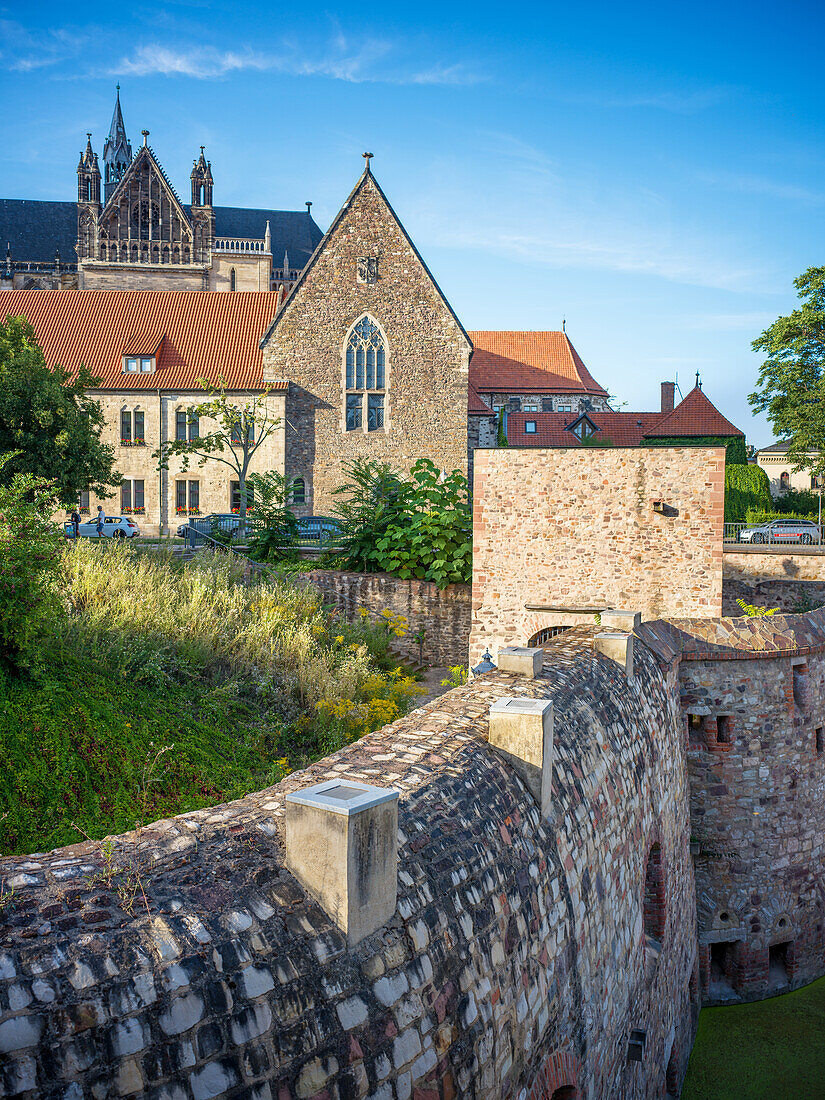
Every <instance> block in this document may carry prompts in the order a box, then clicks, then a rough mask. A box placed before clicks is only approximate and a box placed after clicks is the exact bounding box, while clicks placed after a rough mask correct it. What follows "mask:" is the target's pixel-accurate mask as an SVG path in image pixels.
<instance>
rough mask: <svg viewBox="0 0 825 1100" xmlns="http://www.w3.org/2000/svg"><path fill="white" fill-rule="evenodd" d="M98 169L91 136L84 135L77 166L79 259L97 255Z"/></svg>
mask: <svg viewBox="0 0 825 1100" xmlns="http://www.w3.org/2000/svg"><path fill="white" fill-rule="evenodd" d="M100 210H101V206H100V167H99V165H98V163H97V155H96V154H95V152H94V151H93V149H92V135H91V134H87V135H86V149H85V151H84V152H83V153H81V154H80V162H79V164H78V166H77V255H78V257H79V258H80V259H84V258H86V257H90V258H92V259H94V258H95V257H96V255H97V232H98V229H97V227H98V219H99V218H100Z"/></svg>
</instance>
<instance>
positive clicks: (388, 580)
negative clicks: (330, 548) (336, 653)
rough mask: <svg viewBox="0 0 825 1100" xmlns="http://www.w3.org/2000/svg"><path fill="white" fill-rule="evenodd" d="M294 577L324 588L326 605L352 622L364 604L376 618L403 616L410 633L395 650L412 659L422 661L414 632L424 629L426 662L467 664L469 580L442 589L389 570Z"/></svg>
mask: <svg viewBox="0 0 825 1100" xmlns="http://www.w3.org/2000/svg"><path fill="white" fill-rule="evenodd" d="M295 580H297V581H307V582H311V583H312V584H314V585H315V586H316V587H317V588H320V590H321V592H322V593H323V600H324V603H326V604H331V605H332V606H334V607H337V608H338V609H339V610H340V611H342V612H343V613H344V615H345V616H346V618H347V619H349V620H352V619H355V618H356V617H357V616H358V612H359V611H360V610H361V608H366V609H367V610H368V611H369V612H370V615H371V617H372V618H374V619H377V618H379V617H380V615H381V612H382V611H384V610H389V611H393V612H394V613H395V614H396V615H403V616H404V617H405V618H406V620H407V623H408V624H409V632H408V634H407V636H406V637H404V638H396V639H394V640H393V649H395V650H398V651H399V652H401V653H404V654H406V655H407V656H408V657H410V658H412V659H413V660H417V659H418V656H419V649H418V643H417V642H415V641H413V640H412V638H411V635H412V634H415V633H416V632H417V631H418V630H419V629H420V628H421V627H423V628H424V629H425V630H426V637H425V640H424V646H423V654H422V655H423V658H424V663H425V664H428V665H436V666H438V665H461V666H462V667H465V668H466V667H467V647H468V644H469V641H470V608H471V601H470V586H469V585H468V584H451V585H448V587H447V588H444V589H440V588H438V587H437V586H436V585H435V584H433V583H432V582H431V581H417V580H409V581H405V580H401V579H400V578H399V577H391V576H389V575H388V574H386V573H349V572H345V571H339V570H332V569H316V570H313V571H312V572H310V573H302V574H296V576H295Z"/></svg>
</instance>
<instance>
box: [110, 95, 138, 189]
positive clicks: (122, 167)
mask: <svg viewBox="0 0 825 1100" xmlns="http://www.w3.org/2000/svg"><path fill="white" fill-rule="evenodd" d="M131 163H132V146H131V145H130V144H129V139H128V138H127V136H126V127H125V125H124V123H123V111H122V110H121V109H120V85H119V84H118V85H117V92H116V95H115V109H114V111H113V113H112V125H111V126H110V127H109V136H108V138H107V139H106V144H105V145H104V147H103V172H104V199H105V201H106V202H108V201H109V199H110V198H111V196H112V194H113V192H114V190H115V188H116V187H117V185H118V183H120V180H121V179H122V177H123V173H124V172H125V171H126V169H127V168H128V167H129V165H130V164H131Z"/></svg>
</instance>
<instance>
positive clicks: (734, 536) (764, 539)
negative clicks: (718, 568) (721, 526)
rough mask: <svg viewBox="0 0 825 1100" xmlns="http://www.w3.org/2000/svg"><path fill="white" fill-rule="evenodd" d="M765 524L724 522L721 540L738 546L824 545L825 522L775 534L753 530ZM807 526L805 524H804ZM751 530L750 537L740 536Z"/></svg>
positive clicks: (763, 526)
mask: <svg viewBox="0 0 825 1100" xmlns="http://www.w3.org/2000/svg"><path fill="white" fill-rule="evenodd" d="M766 526H767V524H758V523H726V524H725V533H724V536H723V541H724V543H725V545H729V544H731V543H736V544H737V545H739V546H803V547H810V546H817V545H819V546H825V524H823V525H822V526H821V527H820V526H818V525H817V524H813V526H811V527H810V529H809V530H805V528H804V527H803V528H801V529H799V528H797V529H794V528H791V529H790V530H789V531H788V532H787V533H784V532H783V533H782V534H777V532H776V530H775V529H774V530H772V531H766V530H764V531H755V530H754V528H758V527H762V528H765V527H766ZM806 526H807V525H806ZM745 529H747V530H748V531H753V535H752V536H751V537H748V538H745V539H743V538H742V534H741V533H742V531H743V530H745Z"/></svg>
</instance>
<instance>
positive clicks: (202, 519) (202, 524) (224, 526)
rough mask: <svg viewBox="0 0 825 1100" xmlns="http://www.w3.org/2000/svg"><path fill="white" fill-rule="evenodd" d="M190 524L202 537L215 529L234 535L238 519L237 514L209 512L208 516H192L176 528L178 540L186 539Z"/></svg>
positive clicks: (238, 524) (238, 525) (238, 523)
mask: <svg viewBox="0 0 825 1100" xmlns="http://www.w3.org/2000/svg"><path fill="white" fill-rule="evenodd" d="M190 524H191V526H192V527H193V528H194V529H195V531H200V532H202V533H203V534H204V535H210V534H211V533H212V531H213V530H214V529H215V528H216V527H217V528H218V529H219V530H221V531H228V532H229V533H230V534H232V535H234V534H235V532H236V531H237V530H238V528H239V527H240V519H239V518H238V514H237V512H211V513H210V514H209V515H208V516H192V517H191V518H190V519H189V520H187V522H186V523H182V524H181V525H180V527H179V528H178V536H179V537H180V538H182V539H185V538H187V537H188V535H189V526H190Z"/></svg>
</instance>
